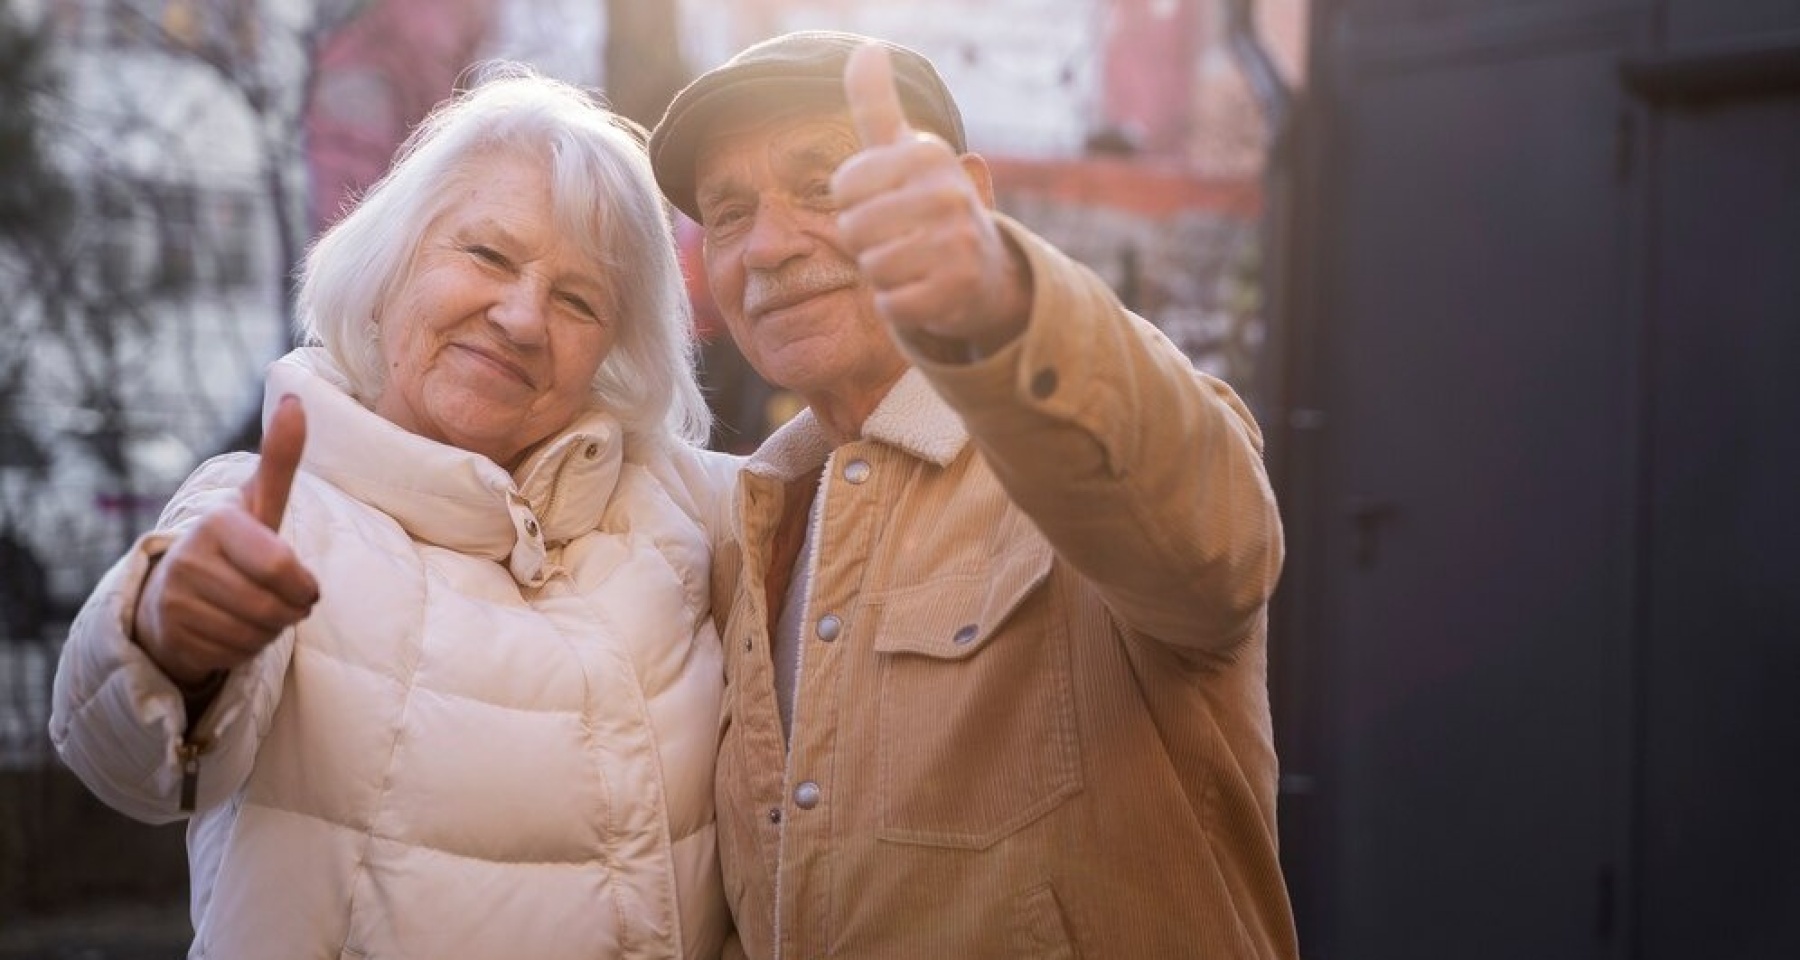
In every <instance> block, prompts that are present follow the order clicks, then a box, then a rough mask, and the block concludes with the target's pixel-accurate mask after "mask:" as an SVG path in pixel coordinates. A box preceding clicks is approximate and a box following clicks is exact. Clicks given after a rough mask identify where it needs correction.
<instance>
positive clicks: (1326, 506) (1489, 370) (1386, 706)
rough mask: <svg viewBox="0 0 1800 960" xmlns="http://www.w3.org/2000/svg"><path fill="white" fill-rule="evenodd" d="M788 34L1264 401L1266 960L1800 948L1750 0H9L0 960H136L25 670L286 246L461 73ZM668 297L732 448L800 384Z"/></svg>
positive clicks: (207, 387)
mask: <svg viewBox="0 0 1800 960" xmlns="http://www.w3.org/2000/svg"><path fill="white" fill-rule="evenodd" d="M808 27H830V28H841V29H850V30H858V31H862V32H868V33H875V34H880V35H884V36H887V37H890V38H892V39H895V40H898V41H901V42H904V43H907V44H909V45H911V46H914V47H916V48H918V49H920V50H921V51H923V52H925V53H926V54H927V55H929V56H930V57H931V58H932V59H933V60H934V61H935V62H936V63H938V64H939V66H940V67H941V69H942V70H943V72H944V74H945V76H946V77H947V79H948V80H949V83H950V85H951V87H952V89H953V90H954V91H956V93H957V95H958V97H959V100H960V101H961V103H962V106H963V109H964V112H965V115H966V119H967V121H968V127H969V133H970V140H971V145H972V147H973V148H974V149H975V150H977V151H979V152H981V153H983V154H984V155H985V156H987V157H988V158H989V160H990V162H992V163H993V165H994V167H995V170H996V185H997V187H998V190H999V193H1000V203H1001V206H1002V208H1003V209H1006V210H1007V211H1008V212H1010V213H1012V214H1014V215H1015V216H1018V217H1019V218H1020V219H1021V220H1023V221H1025V222H1026V223H1027V224H1028V225H1030V226H1031V227H1033V228H1034V229H1036V230H1038V231H1039V232H1041V233H1043V234H1044V235H1046V236H1047V237H1049V238H1050V239H1051V240H1053V241H1054V242H1056V243H1057V244H1058V245H1060V246H1062V247H1063V248H1064V249H1065V250H1067V251H1069V252H1070V253H1071V254H1073V255H1074V256H1076V257H1078V258H1079V259H1081V260H1083V261H1084V262H1086V263H1087V264H1089V265H1090V266H1091V267H1093V268H1094V269H1095V270H1096V271H1097V272H1098V273H1099V274H1100V275H1102V276H1103V277H1105V278H1106V279H1107V280H1108V281H1109V282H1110V283H1111V284H1112V286H1113V287H1114V289H1115V291H1116V292H1117V293H1118V295H1119V296H1120V298H1121V299H1122V300H1123V301H1124V302H1126V303H1127V304H1128V305H1130V306H1131V307H1132V308H1133V309H1135V310H1137V311H1138V312H1139V313H1141V314H1143V315H1144V316H1145V317H1147V318H1149V319H1150V320H1152V321H1153V322H1155V323H1156V324H1157V325H1158V326H1159V327H1161V328H1162V329H1163V330H1164V331H1165V332H1166V333H1168V335H1169V336H1170V337H1171V338H1172V339H1173V340H1174V341H1175V342H1176V343H1177V344H1179V345H1180V346H1181V347H1182V348H1183V350H1184V351H1186V352H1187V354H1188V355H1189V356H1190V358H1192V360H1193V361H1194V363H1195V364H1196V365H1197V366H1198V367H1200V368H1202V369H1206V370H1208V371H1211V372H1214V373H1217V374H1219V375H1220V376H1222V377H1224V378H1226V379H1227V380H1229V381H1230V382H1232V383H1233V384H1234V385H1235V386H1236V387H1237V388H1238V389H1239V391H1240V392H1241V393H1243V394H1244V395H1245V396H1246V398H1247V399H1249V401H1250V402H1251V405H1252V407H1253V409H1254V411H1255V412H1256V414H1257V415H1258V417H1259V419H1260V420H1261V421H1262V424H1263V427H1264V430H1265V433H1266V435H1267V437H1268V441H1269V453H1268V456H1269V465H1270V470H1271V475H1272V477H1273V479H1274V481H1275V483H1276V486H1277V490H1278V493H1279V495H1280V497H1281V499H1282V503H1283V510H1284V515H1285V517H1286V521H1287V526H1288V542H1289V548H1290V555H1289V563H1288V566H1287V570H1286V573H1285V575H1284V580H1283V585H1282V588H1281V591H1280V592H1279V594H1278V595H1277V608H1276V610H1275V613H1274V617H1275V620H1274V624H1273V630H1272V650H1271V687H1272V694H1273V698H1274V709H1275V714H1276V732H1277V738H1278V741H1279V746H1280V749H1281V752H1282V758H1283V768H1284V777H1283V781H1282V813H1281V816H1282V829H1283V847H1284V849H1283V855H1284V859H1285V860H1286V863H1287V869H1288V876H1289V880H1290V883H1291V885H1292V887H1293V892H1294V899H1295V908H1296V913H1297V916H1298V919H1299V922H1300V930H1301V938H1302V939H1301V942H1302V948H1303V953H1304V954H1305V955H1306V956H1309V957H1314V958H1320V957H1324V958H1356V960H1361V958H1369V960H1389V958H1409V957H1433V958H1439V957H1453V958H1458V960H1462V958H1470V960H1480V958H1495V960H1501V958H1531V960H1539V958H1564V957H1567V958H1595V960H1625V958H1633V960H1635V958H1658V960H1661V958H1669V960H1676V958H1685V957H1696V958H1742V960H1762V958H1769V960H1774V958H1778V957H1779V958H1791V957H1794V956H1800V868H1797V867H1796V864H1800V830H1797V829H1795V828H1793V827H1791V826H1790V825H1788V822H1787V820H1788V818H1787V817H1786V816H1785V813H1786V808H1787V807H1788V806H1790V805H1791V804H1790V803H1789V801H1790V800H1791V798H1793V797H1794V796H1796V795H1800V765H1797V764H1796V763H1795V762H1794V760H1793V758H1794V757H1795V756H1800V711H1796V710H1795V709H1794V708H1793V707H1792V706H1791V705H1790V696H1789V694H1788V692H1787V687H1789V686H1791V685H1792V684H1793V682H1794V681H1800V560H1796V559H1795V557H1796V554H1795V551H1794V550H1793V547H1792V544H1794V543H1795V542H1800V507H1796V506H1795V503H1794V496H1793V491H1795V490H1800V430H1795V429H1794V428H1793V426H1792V424H1791V421H1792V419H1793V418H1794V416H1795V415H1796V414H1800V387H1797V386H1796V384H1800V379H1795V378H1793V377H1791V376H1790V375H1789V374H1788V372H1787V369H1786V368H1787V367H1788V366H1790V365H1791V364H1792V362H1793V361H1794V360H1796V359H1800V287H1797V286H1796V283H1797V282H1800V280H1797V279H1796V278H1800V269H1796V265H1800V3H1796V2H1795V0H915V2H912V3H906V4H896V3H884V2H876V0H679V2H678V0H615V2H607V0H0V613H3V614H4V616H3V617H0V627H3V633H0V958H6V957H40V956H42V957H59V956H67V957H75V956H82V957H146V958H148V957H175V956H179V955H181V952H182V949H183V945H184V944H185V942H186V939H187V936H188V931H187V928H186V925H185V897H186V887H185V872H186V871H185V862H184V859H183V855H182V838H181V831H180V828H179V827H178V826H176V827H162V828H148V827H144V826H141V825H138V824H134V823H131V822H129V821H125V820H123V819H122V818H120V817H118V816H117V815H116V814H113V813H111V812H110V811H108V810H106V809H105V808H103V807H101V806H99V805H98V804H97V803H96V802H95V801H93V800H91V799H89V798H88V797H87V796H86V794H85V793H84V792H83V791H82V789H81V788H80V786H79V785H78V784H75V783H74V782H73V781H72V779H71V778H70V777H69V776H68V775H67V774H66V772H64V771H62V770H61V769H60V768H59V767H58V766H57V765H56V762H55V760H54V758H53V757H52V756H51V755H50V753H49V750H48V745H47V743H46V742H45V739H44V712H45V711H44V705H45V700H46V698H47V693H48V685H49V676H50V671H51V669H52V667H53V664H54V659H55V655H56V649H57V646H58V644H59V642H60V632H61V631H62V630H63V629H64V628H65V626H66V620H67V617H68V616H69V615H70V613H71V612H72V610H73V608H74V607H75V606H77V605H78V604H79V602H80V600H81V599H82V597H83V596H84V595H85V593H86V591H87V589H88V588H89V586H90V585H91V584H92V583H93V582H94V580H95V579H96V578H97V577H98V575H99V574H100V572H101V571H102V570H103V569H104V568H105V566H106V565H107V564H108V563H110V561H111V560H112V558H113V557H115V556H116V555H117V554H118V553H119V552H120V551H122V550H123V549H124V548H125V546H126V545H127V544H129V543H130V541H131V540H132V539H133V538H134V537H135V536H136V535H137V534H138V533H139V532H140V531H142V530H143V529H145V528H146V527H147V526H148V525H149V524H150V523H152V522H153V521H154V518H155V514H156V512H157V510H158V509H159V508H160V506H161V504H162V502H163V500H164V499H165V498H166V497H167V496H168V495H169V494H170V493H172V492H173V489H174V486H175V485H176V484H177V483H179V481H180V480H181V479H182V478H183V477H185V476H186V474H187V473H188V472H189V471H190V470H191V469H192V467H193V466H194V464H195V463H196V462H197V461H198V460H199V459H202V458H204V457H206V456H209V455H212V454H215V453H218V452H222V451H225V450H230V449H245V448H253V447H254V444H255V442H256V413H257V405H258V403H259V400H260V387H259V382H260V371H261V368H262V366H263V365H264V364H265V363H267V362H268V361H269V360H271V359H273V358H274V357H276V356H278V355H279V354H280V353H281V352H282V351H283V350H285V349H286V348H287V346H288V345H289V344H290V342H291V337H292V334H291V328H290V325H289V322H288V317H289V315H290V305H291V293H292V291H291V285H290V282H289V281H290V279H291V277H292V275H293V270H294V267H295V265H296V264H297V263H298V260H299V258H300V256H301V254H302V252H303V251H304V249H305V247H306V244H307V243H308V242H309V240H310V238H311V237H312V236H314V235H315V234H316V232H317V231H318V230H320V229H321V228H323V227H324V226H325V225H327V224H329V223H330V222H331V221H332V219H333V218H335V217H336V216H337V215H338V214H339V212H341V211H342V210H343V209H344V208H345V206H346V205H347V204H349V203H352V202H353V201H354V198H355V197H356V196H357V194H358V192H359V191H360V190H362V189H364V188H366V187H367V186H368V184H369V183H370V182H372V180H373V179H374V178H375V177H377V176H379V175H380V173H381V172H382V171H383V170H384V169H385V167H386V165H387V162H388V160H389V158H390V157H391V155H392V153H393V150H394V148H395V147H396V146H397V145H398V144H399V143H400V141H401V140H402V138H403V137H404V136H405V135H406V132H407V131H408V130H409V129H410V128H411V126H412V125H413V124H414V123H415V122H417V120H418V119H419V118H420V117H421V116H422V115H423V114H424V113H425V111H426V110H428V109H429V108H430V106H431V105H432V104H434V103H436V102H437V101H438V100H440V99H442V98H443V97H444V96H445V95H447V94H448V93H449V92H450V91H451V90H452V89H453V88H454V87H455V85H456V84H457V83H458V81H459V79H462V78H465V77H466V75H467V71H468V70H469V68H470V66H471V65H473V64H475V63H478V62H480V61H482V60H484V59H488V58H492V57H508V58H516V59H520V60H524V61H527V62H530V63H533V64H535V65H537V66H538V67H539V68H540V69H543V70H544V71H546V72H549V73H552V74H554V75H557V76H561V77H564V78H565V79H569V80H572V81H575V82H578V83H581V84H584V85H588V86H592V87H595V88H598V89H600V90H602V91H604V93H605V95H606V96H607V97H608V98H609V100H610V102H611V103H612V104H614V106H615V107H616V108H617V109H619V110H620V112H622V113H624V114H626V115H628V116H631V117H634V118H635V119H637V120H639V121H640V122H642V123H644V124H646V125H649V124H651V123H653V122H654V121H655V119H656V118H657V117H658V116H659V115H660V113H661V110H662V107H663V105H664V104H665V103H666V102H667V101H668V99H669V97H670V96H671V95H672V94H673V93H674V91H675V90H676V89H678V88H679V87H680V85H681V84H683V83H684V82H686V80H687V79H689V78H690V77H691V76H692V75H693V74H694V73H695V72H697V71H698V70H701V69H704V68H706V67H709V66H711V65H713V64H716V63H718V62H720V61H722V60H723V59H725V58H726V57H727V56H729V55H730V54H731V53H732V52H734V51H736V50H737V49H740V48H741V47H743V46H745V45H747V44H749V43H751V42H754V41H756V40H759V39H762V38H764V37H768V36H772V35H774V34H777V33H780V32H783V31H786V30H790V29H798V28H808ZM678 227H679V228H680V232H681V237H682V241H683V252H684V255H686V256H688V257H690V258H692V257H693V256H694V255H695V254H696V253H697V246H696V237H695V235H694V232H693V230H692V229H691V225H688V224H685V223H683V224H678ZM690 274H691V275H692V276H693V278H694V282H693V283H691V284H690V292H691V294H692V295H693V297H694V299H695V304H696V312H697V315H698V316H699V318H700V321H701V325H702V330H703V333H704V334H705V335H706V337H707V345H706V348H705V355H704V361H705V380H706V383H707V386H708V390H709V395H710V397H711V399H712V400H713V403H714V406H715V411H716V413H717V414H718V417H719V422H720V426H719V429H718V430H717V431H716V433H715V436H714V443H715V445H717V446H719V447H722V448H728V449H736V450H745V449H749V448H751V447H753V446H754V445H755V443H756V442H757V441H758V440H759V439H760V438H761V437H762V436H764V435H765V434H766V433H767V432H768V430H770V429H772V428H773V427H774V426H775V425H777V424H778V423H779V422H780V421H781V420H783V419H785V417H786V416H788V415H791V413H792V412H793V411H794V409H795V408H796V404H795V402H794V401H793V399H792V398H790V397H785V396H783V395H780V394H779V393H777V392H775V391H773V390H771V389H770V388H769V387H768V386H767V385H766V384H763V383H762V382H761V381H760V380H759V379H758V378H756V376H755V375H754V373H753V372H751V371H748V370H747V369H746V368H745V367H744V365H743V363H742V361H741V358H739V357H738V356H737V354H736V351H735V350H734V349H733V348H732V347H731V345H730V343H729V339H728V338H727V337H725V336H724V335H723V331H722V330H720V329H719V328H718V326H717V320H716V316H714V315H713V314H712V313H711V311H710V301H709V300H708V298H707V295H706V291H705V289H704V283H703V282H701V281H700V280H699V272H698V268H697V264H696V263H693V262H692V261H691V259H690ZM1179 453H1180V452H1179V451H1171V452H1170V455H1171V456H1178V455H1179Z"/></svg>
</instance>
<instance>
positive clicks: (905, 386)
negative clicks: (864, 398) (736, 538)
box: [745, 367, 969, 481]
mask: <svg viewBox="0 0 1800 960" xmlns="http://www.w3.org/2000/svg"><path fill="white" fill-rule="evenodd" d="M862 432H863V439H864V440H873V441H875V442H877V443H885V444H887V445H888V446H891V447H896V448H898V449H900V450H902V451H904V452H905V453H908V454H910V455H912V456H914V457H918V458H919V459H921V460H926V461H929V462H931V463H934V464H936V465H938V466H940V467H944V466H949V465H950V462H951V461H953V460H955V459H956V457H957V455H958V454H960V453H962V449H963V447H964V446H966V445H968V442H969V430H968V428H967V427H966V426H964V425H963V421H962V417H961V416H959V415H958V414H957V412H956V411H955V410H953V409H951V408H950V405H949V404H947V403H945V402H944V400H943V398H942V397H939V396H938V394H937V391H936V390H934V389H932V387H931V382H930V381H928V380H926V379H925V375H924V374H923V373H920V372H919V370H918V368H916V367H911V368H908V369H907V371H906V373H905V374H903V375H902V376H901V377H900V379H899V380H898V381H896V382H895V383H894V385H893V387H891V388H890V389H889V390H888V393H887V396H885V397H883V398H882V399H881V403H880V404H878V405H877V406H876V407H875V412H874V413H871V414H869V419H868V420H866V421H864V423H863V429H862ZM831 451H832V443H831V438H830V437H829V436H828V435H827V434H826V433H825V429H824V427H822V426H820V425H819V420H818V418H817V417H815V416H813V412H812V410H811V409H810V408H809V409H805V410H802V411H800V412H799V413H798V414H796V415H795V416H794V418H793V419H792V420H789V421H788V422H787V423H785V424H783V425H782V426H781V428H780V429H779V430H776V431H775V432H774V433H773V434H772V435H770V437H769V439H767V440H765V441H763V445H762V447H761V448H759V449H758V450H757V451H756V453H755V454H754V455H753V456H752V457H751V458H750V462H749V463H748V464H747V465H746V466H745V469H746V470H748V471H749V472H751V473H753V474H757V475H758V476H764V477H769V478H771V479H775V480H781V481H789V480H796V479H798V478H800V477H802V476H805V475H806V474H808V473H811V472H812V471H813V470H815V469H817V468H818V467H819V465H820V464H823V463H824V462H825V461H826V459H827V458H829V457H830V456H831Z"/></svg>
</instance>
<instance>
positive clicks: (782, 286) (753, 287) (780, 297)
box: [744, 266, 860, 320]
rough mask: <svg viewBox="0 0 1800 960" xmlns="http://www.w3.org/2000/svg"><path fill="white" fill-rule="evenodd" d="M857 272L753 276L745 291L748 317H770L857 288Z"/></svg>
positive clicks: (832, 270)
mask: <svg viewBox="0 0 1800 960" xmlns="http://www.w3.org/2000/svg"><path fill="white" fill-rule="evenodd" d="M858 282H860V278H859V277H858V275H857V274H856V271H855V270H853V269H849V268H845V267H838V266H827V267H820V268H812V269H808V270H806V271H804V272H801V273H797V274H791V275H788V276H778V275H774V274H751V275H750V279H749V282H748V283H747V284H746V286H745V290H744V314H745V315H746V316H748V317H750V318H751V319H752V320H760V319H762V318H763V317H764V316H766V315H767V314H771V313H774V312H776V311H778V310H786V309H787V308H789V307H795V306H799V305H800V304H803V303H805V302H807V301H808V300H811V299H813V298H815V297H822V296H824V295H825V294H828V293H834V292H836V291H838V290H844V289H847V288H850V287H853V286H855V285H856V284H857V283H858Z"/></svg>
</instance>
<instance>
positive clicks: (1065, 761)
mask: <svg viewBox="0 0 1800 960" xmlns="http://www.w3.org/2000/svg"><path fill="white" fill-rule="evenodd" d="M1051 559H1052V554H1051V552H1050V547H1049V545H1048V544H1046V543H1044V542H1043V541H1042V540H1039V539H1035V538H1034V539H1033V540H1030V541H1027V542H1026V543H1024V544H1021V545H1020V546H1019V547H1018V548H1017V549H1015V550H1014V551H1013V552H1011V553H1009V554H1006V555H1004V556H1001V557H998V558H996V560H995V561H994V562H993V564H992V565H991V566H990V570H989V573H988V575H987V576H961V577H954V578H946V579H940V580H935V581H932V582H929V583H925V584H920V585H919V586H916V587H911V588H908V589H906V590H904V591H899V592H896V593H894V594H891V595H889V596H887V597H886V598H884V600H883V601H882V602H881V604H880V626H879V628H878V631H877V634H876V641H875V651H876V654H877V656H878V658H879V667H878V669H879V671H880V674H879V685H878V689H879V702H878V704H877V707H876V710H877V716H878V721H877V722H878V727H879V730H878V741H879V742H878V747H877V749H878V758H877V762H878V763H879V764H880V772H879V782H880V788H881V789H880V825H879V832H878V836H880V837H881V839H883V840H889V841H894V842H899V843H913V844H923V845H928V846H941V847H957V848H965V849H985V848H987V847H990V846H992V845H994V844H995V843H997V842H999V841H1000V840H1002V839H1004V838H1006V837H1007V836H1010V835H1011V834H1013V833H1016V832H1018V831H1019V830H1020V829H1022V828H1024V827H1025V826H1026V825H1028V824H1030V823H1032V822H1033V821H1035V820H1037V819H1038V818H1040V817H1042V816H1043V815H1044V814H1046V813H1048V812H1050V811H1051V810H1053V809H1055V808H1056V807H1057V806H1058V805H1059V804H1061V803H1062V801H1063V800H1065V799H1067V798H1068V797H1069V796H1070V795H1072V794H1074V793H1075V792H1076V791H1078V790H1079V789H1080V788H1081V763H1080V750H1079V747H1078V744H1077V740H1076V731H1075V714H1074V697H1073V691H1072V678H1071V676H1070V672H1069V648H1068V642H1069V640H1068V630H1067V626H1066V624H1064V623H1063V622H1061V621H1062V618H1060V617H1057V616H1055V615H1054V611H1055V604H1054V597H1053V596H1052V595H1051V594H1052V592H1053V586H1054V584H1053V583H1052V582H1051V581H1050V577H1049V574H1050V565H1051Z"/></svg>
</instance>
